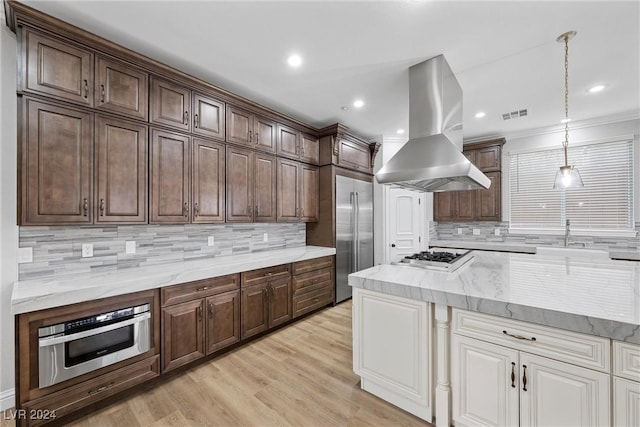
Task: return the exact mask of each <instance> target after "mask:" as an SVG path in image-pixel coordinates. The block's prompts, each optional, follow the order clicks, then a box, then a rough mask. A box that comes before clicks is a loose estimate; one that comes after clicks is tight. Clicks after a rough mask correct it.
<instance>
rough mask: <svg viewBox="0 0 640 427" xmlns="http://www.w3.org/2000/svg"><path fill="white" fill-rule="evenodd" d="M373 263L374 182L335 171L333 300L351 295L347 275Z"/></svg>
mask: <svg viewBox="0 0 640 427" xmlns="http://www.w3.org/2000/svg"><path fill="white" fill-rule="evenodd" d="M372 266H373V184H372V183H371V182H366V181H360V180H357V179H352V178H347V177H345V176H341V175H336V302H340V301H344V300H346V299H348V298H351V287H350V286H349V283H348V279H347V276H348V275H349V274H350V273H353V272H355V271H359V270H364V269H365V268H369V267H372Z"/></svg>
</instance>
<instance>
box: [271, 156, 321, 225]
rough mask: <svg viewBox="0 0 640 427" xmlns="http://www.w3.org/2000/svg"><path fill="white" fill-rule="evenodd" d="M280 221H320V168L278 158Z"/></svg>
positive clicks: (278, 218)
mask: <svg viewBox="0 0 640 427" xmlns="http://www.w3.org/2000/svg"><path fill="white" fill-rule="evenodd" d="M277 182H278V195H277V200H278V217H277V220H278V222H316V221H318V190H319V187H318V185H319V184H318V183H319V169H318V167H316V166H312V165H307V164H304V163H300V162H296V161H293V160H287V159H278V179H277Z"/></svg>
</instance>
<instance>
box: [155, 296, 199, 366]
mask: <svg viewBox="0 0 640 427" xmlns="http://www.w3.org/2000/svg"><path fill="white" fill-rule="evenodd" d="M203 304H204V300H202V299H198V300H195V301H188V302H183V303H181V304H176V305H171V306H169V307H164V308H163V309H162V371H163V372H166V371H170V370H172V369H174V368H177V367H178V366H182V365H185V364H187V363H189V362H191V361H193V360H196V359H199V358H201V357H202V356H204V351H205V349H204V327H203V307H202V305H203Z"/></svg>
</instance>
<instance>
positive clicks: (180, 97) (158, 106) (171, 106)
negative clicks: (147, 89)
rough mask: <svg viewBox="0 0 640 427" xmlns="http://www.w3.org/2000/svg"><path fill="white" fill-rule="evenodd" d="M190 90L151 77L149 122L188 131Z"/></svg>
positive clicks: (189, 122)
mask: <svg viewBox="0 0 640 427" xmlns="http://www.w3.org/2000/svg"><path fill="white" fill-rule="evenodd" d="M190 109H191V91H190V90H189V89H187V88H185V87H182V86H178V85H175V84H173V83H169V82H165V81H163V80H158V79H154V78H152V79H151V122H152V123H159V124H162V125H166V126H171V127H174V128H176V129H180V130H184V131H189V129H190V128H191V121H190V120H189V117H190V115H191V111H190Z"/></svg>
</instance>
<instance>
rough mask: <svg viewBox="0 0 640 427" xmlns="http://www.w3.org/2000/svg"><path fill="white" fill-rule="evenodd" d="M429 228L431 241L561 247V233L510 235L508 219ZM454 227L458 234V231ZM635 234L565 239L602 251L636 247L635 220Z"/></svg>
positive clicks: (639, 232)
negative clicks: (497, 232)
mask: <svg viewBox="0 0 640 427" xmlns="http://www.w3.org/2000/svg"><path fill="white" fill-rule="evenodd" d="M433 228H434V229H435V232H434V231H433V230H432V229H431V224H430V225H429V237H430V239H432V240H435V239H437V240H466V241H478V242H489V243H491V242H500V243H511V244H519V245H531V246H562V245H563V244H564V235H541V234H510V233H509V222H489V221H482V222H434V223H433ZM458 228H461V229H462V234H458ZM635 228H636V236H635V237H596V236H574V235H570V237H569V240H570V243H571V244H573V245H580V246H582V245H584V246H585V247H587V248H594V249H606V250H636V251H638V250H640V222H636V227H635ZM473 229H477V230H479V231H480V234H479V235H474V234H473ZM496 229H499V230H500V235H499V236H496V235H495V230H496Z"/></svg>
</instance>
